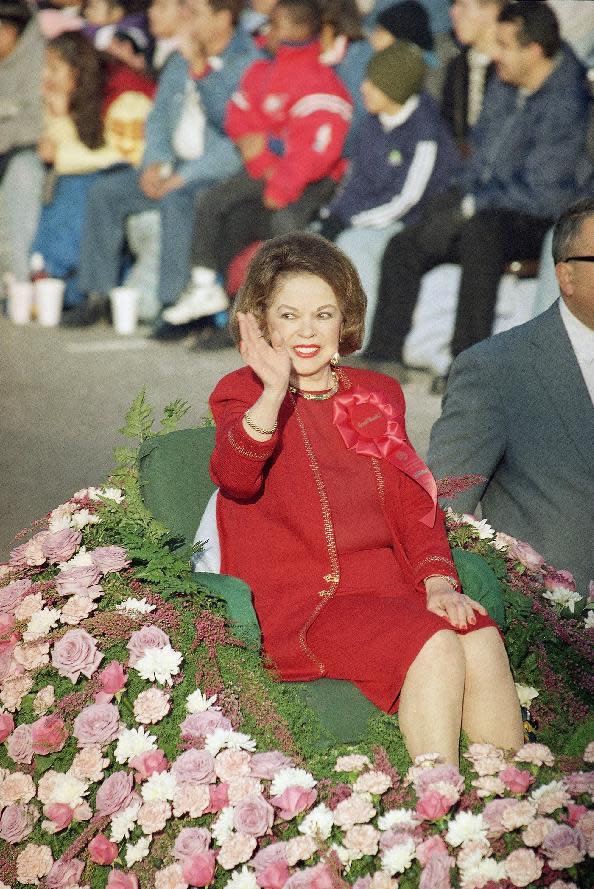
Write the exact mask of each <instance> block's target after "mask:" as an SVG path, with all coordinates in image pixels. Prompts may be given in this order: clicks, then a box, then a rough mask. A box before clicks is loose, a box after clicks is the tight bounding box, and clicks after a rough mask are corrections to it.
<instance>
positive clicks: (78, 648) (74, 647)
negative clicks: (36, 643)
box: [52, 629, 103, 682]
mask: <svg viewBox="0 0 594 889" xmlns="http://www.w3.org/2000/svg"><path fill="white" fill-rule="evenodd" d="M102 658H103V654H102V653H101V652H100V651H98V649H97V644H96V642H95V640H94V639H93V637H92V636H91V635H89V633H87V631H86V630H82V629H74V630H68V632H67V633H65V635H64V636H62V638H61V639H58V641H57V642H56V644H55V645H54V648H53V651H52V664H53V665H54V667H55V668H56V670H57V671H58V673H59V675H60V676H66V678H67V679H70V681H71V682H77V681H78V677H79V676H80V674H81V673H82V674H83V676H86V677H87V679H90V678H91V676H92V675H93V673H94V672H95V670H96V669H97V667H98V666H99V664H100V663H101V660H102Z"/></svg>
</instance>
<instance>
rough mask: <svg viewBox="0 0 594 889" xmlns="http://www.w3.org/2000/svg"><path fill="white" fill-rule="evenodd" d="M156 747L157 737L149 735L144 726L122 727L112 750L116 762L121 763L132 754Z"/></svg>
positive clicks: (129, 758)
mask: <svg viewBox="0 0 594 889" xmlns="http://www.w3.org/2000/svg"><path fill="white" fill-rule="evenodd" d="M156 749H157V739H156V737H155V736H154V735H149V734H148V733H147V731H146V729H144V728H142V727H141V728H123V729H122V730H121V731H120V734H119V735H118V743H117V744H116V748H115V751H114V756H115V758H116V762H119V763H120V765H123V764H124V763H126V762H129V761H130V760H131V759H132V757H133V756H140V754H141V753H148V752H149V750H156Z"/></svg>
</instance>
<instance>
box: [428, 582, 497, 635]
mask: <svg viewBox="0 0 594 889" xmlns="http://www.w3.org/2000/svg"><path fill="white" fill-rule="evenodd" d="M425 589H426V591H427V610H428V611H431V612H432V613H433V614H436V615H437V616H438V617H444V618H445V619H446V620H447V621H448V622H449V623H450V624H451V625H452V626H453V627H457V628H458V629H462V630H465V629H466V628H467V627H468V625H469V624H470V625H473V624H475V623H476V617H475V614H474V612H475V611H478V613H479V614H483V615H486V614H487V610H486V608H485V607H484V606H483V605H481V604H480V602H475V601H474V599H471V598H470V597H469V596H467V595H465V594H464V593H459V592H458V591H457V590H455V589H454V588H453V587H452V584H451V582H450V581H449V579H447V578H445V577H440V576H434V577H428V578H427V579H426V580H425Z"/></svg>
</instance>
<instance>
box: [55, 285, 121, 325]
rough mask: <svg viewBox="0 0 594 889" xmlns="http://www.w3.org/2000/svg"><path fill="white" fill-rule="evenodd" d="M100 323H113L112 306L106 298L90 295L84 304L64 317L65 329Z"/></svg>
mask: <svg viewBox="0 0 594 889" xmlns="http://www.w3.org/2000/svg"><path fill="white" fill-rule="evenodd" d="M99 321H108V322H111V306H110V304H109V299H108V297H106V296H99V295H98V294H96V293H90V294H89V296H88V297H87V298H86V300H85V301H84V303H80V304H79V305H78V306H74V308H73V309H69V310H67V311H66V312H65V313H64V314H63V316H62V325H63V326H64V327H90V326H91V325H92V324H97V323H98V322H99Z"/></svg>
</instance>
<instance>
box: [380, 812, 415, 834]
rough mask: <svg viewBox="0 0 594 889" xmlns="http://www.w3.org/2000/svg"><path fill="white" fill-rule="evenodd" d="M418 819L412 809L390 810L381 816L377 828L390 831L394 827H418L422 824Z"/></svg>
mask: <svg viewBox="0 0 594 889" xmlns="http://www.w3.org/2000/svg"><path fill="white" fill-rule="evenodd" d="M420 823H421V822H420V821H419V819H418V818H415V816H414V814H413V812H412V810H411V809H390V810H389V811H387V812H386V814H385V815H380V817H379V818H378V819H377V826H378V827H379V829H380V830H390V828H392V827H397V826H398V827H404V828H405V829H406V828H408V827H416V826H417V824H420Z"/></svg>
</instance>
